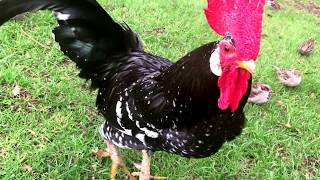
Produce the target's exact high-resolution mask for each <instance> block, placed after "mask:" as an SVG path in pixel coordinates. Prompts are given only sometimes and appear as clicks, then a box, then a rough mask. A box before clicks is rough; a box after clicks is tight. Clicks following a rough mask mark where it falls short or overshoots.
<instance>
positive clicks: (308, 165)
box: [302, 156, 320, 177]
mask: <svg viewBox="0 0 320 180" xmlns="http://www.w3.org/2000/svg"><path fill="white" fill-rule="evenodd" d="M302 166H303V169H304V170H305V172H306V176H309V177H314V176H316V175H317V170H319V169H320V157H317V156H308V157H306V158H305V159H304V160H303V162H302Z"/></svg>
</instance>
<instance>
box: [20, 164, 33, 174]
mask: <svg viewBox="0 0 320 180" xmlns="http://www.w3.org/2000/svg"><path fill="white" fill-rule="evenodd" d="M22 169H23V170H24V171H28V172H32V167H31V166H30V165H29V164H23V165H22Z"/></svg>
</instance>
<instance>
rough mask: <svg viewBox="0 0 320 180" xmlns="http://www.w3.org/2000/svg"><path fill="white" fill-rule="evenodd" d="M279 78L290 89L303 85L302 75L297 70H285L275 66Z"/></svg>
mask: <svg viewBox="0 0 320 180" xmlns="http://www.w3.org/2000/svg"><path fill="white" fill-rule="evenodd" d="M273 67H274V69H275V70H276V72H277V75H278V78H279V80H280V82H281V83H282V84H284V85H285V86H289V87H295V86H298V85H299V84H300V83H301V80H302V75H301V73H300V72H299V71H298V70H296V69H283V68H279V67H277V66H275V65H273Z"/></svg>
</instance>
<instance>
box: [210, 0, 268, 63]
mask: <svg viewBox="0 0 320 180" xmlns="http://www.w3.org/2000/svg"><path fill="white" fill-rule="evenodd" d="M264 4H265V0H208V7H207V8H206V9H205V15H206V17H207V20H208V23H209V25H210V26H211V28H212V29H213V30H214V31H216V32H217V33H218V34H220V35H225V33H226V32H230V33H231V35H232V37H233V39H234V40H235V44H236V49H237V53H238V58H239V60H248V59H256V58H257V56H258V53H259V49H260V39H261V29H262V14H263V10H264Z"/></svg>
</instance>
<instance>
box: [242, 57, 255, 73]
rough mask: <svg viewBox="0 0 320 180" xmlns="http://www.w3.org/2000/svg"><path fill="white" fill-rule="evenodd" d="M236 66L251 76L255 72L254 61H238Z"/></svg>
mask: <svg viewBox="0 0 320 180" xmlns="http://www.w3.org/2000/svg"><path fill="white" fill-rule="evenodd" d="M238 64H239V67H240V68H242V69H244V70H247V71H248V72H249V73H251V74H253V73H255V72H256V63H255V62H254V60H250V61H238Z"/></svg>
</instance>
